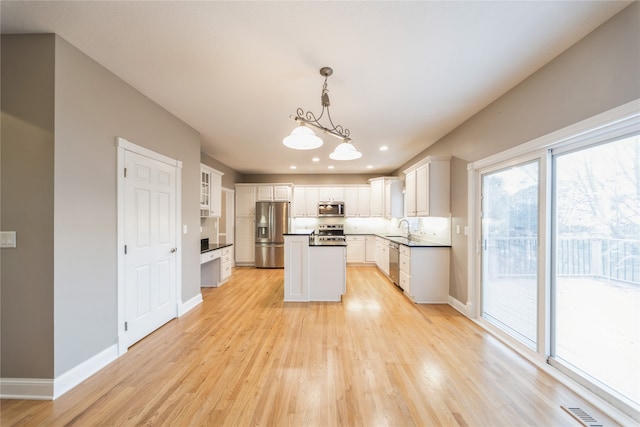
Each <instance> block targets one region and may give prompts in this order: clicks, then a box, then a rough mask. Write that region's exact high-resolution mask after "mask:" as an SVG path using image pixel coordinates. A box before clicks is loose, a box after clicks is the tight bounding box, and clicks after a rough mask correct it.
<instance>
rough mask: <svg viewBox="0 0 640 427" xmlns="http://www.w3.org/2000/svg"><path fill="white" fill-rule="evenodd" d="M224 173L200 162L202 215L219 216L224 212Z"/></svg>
mask: <svg viewBox="0 0 640 427" xmlns="http://www.w3.org/2000/svg"><path fill="white" fill-rule="evenodd" d="M222 175H224V173H222V172H220V171H217V170H215V169H213V168H211V167H209V166H207V165H204V164H200V216H201V217H216V218H219V217H220V215H221V214H222Z"/></svg>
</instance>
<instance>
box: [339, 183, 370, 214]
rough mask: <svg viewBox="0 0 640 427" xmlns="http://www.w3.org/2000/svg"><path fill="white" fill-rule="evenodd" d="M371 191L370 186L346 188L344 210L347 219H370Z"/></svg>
mask: <svg viewBox="0 0 640 427" xmlns="http://www.w3.org/2000/svg"><path fill="white" fill-rule="evenodd" d="M370 203H371V190H370V188H369V186H368V185H357V186H350V187H345V188H344V210H345V216H346V217H369V216H370V214H371V206H370Z"/></svg>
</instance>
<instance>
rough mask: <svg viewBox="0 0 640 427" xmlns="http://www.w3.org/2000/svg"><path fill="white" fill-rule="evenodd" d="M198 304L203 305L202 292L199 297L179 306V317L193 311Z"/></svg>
mask: <svg viewBox="0 0 640 427" xmlns="http://www.w3.org/2000/svg"><path fill="white" fill-rule="evenodd" d="M198 304H202V293H200V292H198V295H196V296H195V297H193V298H191V299H190V300H189V301H186V302H183V303H182V304H179V305H178V317H182V316H183V315H184V314H185V313H187V312H189V311H191V310H193V308H194V307H196V306H197V305H198Z"/></svg>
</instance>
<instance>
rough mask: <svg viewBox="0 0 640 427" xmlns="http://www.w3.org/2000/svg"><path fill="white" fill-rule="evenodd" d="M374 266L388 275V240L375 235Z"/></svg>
mask: <svg viewBox="0 0 640 427" xmlns="http://www.w3.org/2000/svg"><path fill="white" fill-rule="evenodd" d="M376 266H377V267H378V269H379V270H380V271H382V272H383V273H384V274H386V275H387V276H389V242H388V241H387V239H384V238H382V237H376Z"/></svg>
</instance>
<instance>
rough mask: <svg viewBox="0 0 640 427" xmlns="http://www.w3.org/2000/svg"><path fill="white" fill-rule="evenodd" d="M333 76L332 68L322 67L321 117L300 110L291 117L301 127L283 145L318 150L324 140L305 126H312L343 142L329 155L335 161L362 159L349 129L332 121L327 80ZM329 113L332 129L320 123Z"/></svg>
mask: <svg viewBox="0 0 640 427" xmlns="http://www.w3.org/2000/svg"><path fill="white" fill-rule="evenodd" d="M332 74H333V69H331V68H330V67H322V68H321V69H320V75H321V76H323V77H324V84H323V85H322V94H321V95H320V101H321V105H322V111H321V112H320V116H318V117H317V118H316V115H315V114H313V113H312V112H311V111H307V112H305V111H304V110H303V109H302V108H298V110H297V111H296V116H291V118H292V119H293V120H295V121H296V122H298V123H299V124H300V126H298V127H297V128H295V129H294V130H293V131H292V132H291V135H289V136H287V137H286V138H284V139H283V140H282V143H283V144H284V145H285V146H287V147H289V148H293V149H295V150H311V149H314V148H318V147H320V146H321V145H322V139H320V138H319V137H318V136H317V135H316V134H315V133H314V132H313V131H312V130H311V129H309V128H308V127H305V126H304V125H311V126H313V127H315V128H317V129H320V130H321V131H323V132H324V133H326V134H329V135H332V136H334V137H336V138H339V139H341V140H342V143H341V144H339V145H338V146H337V147H336V149H335V150H334V151H333V152H332V153H331V154H330V155H329V157H330V158H331V159H333V160H354V159H358V158H360V157H362V153H360V152H359V151H358V150H357V149H356V147H355V146H354V145H353V144H352V143H351V138H350V137H349V135H350V132H349V129H345V128H343V127H342V126H341V125H334V124H333V120H332V119H331V113H330V112H329V106H330V105H331V103H330V102H329V90H328V89H327V79H328V78H329V76H331V75H332ZM325 112H326V113H327V119H328V120H329V124H330V125H331V127H327V126H323V125H322V124H321V123H320V119H322V117H323V116H324V113H325Z"/></svg>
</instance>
